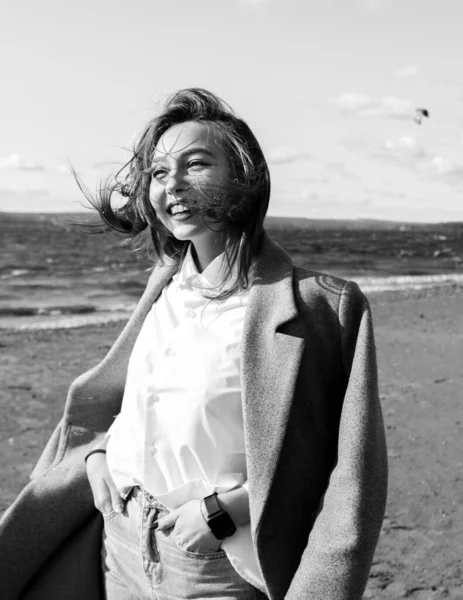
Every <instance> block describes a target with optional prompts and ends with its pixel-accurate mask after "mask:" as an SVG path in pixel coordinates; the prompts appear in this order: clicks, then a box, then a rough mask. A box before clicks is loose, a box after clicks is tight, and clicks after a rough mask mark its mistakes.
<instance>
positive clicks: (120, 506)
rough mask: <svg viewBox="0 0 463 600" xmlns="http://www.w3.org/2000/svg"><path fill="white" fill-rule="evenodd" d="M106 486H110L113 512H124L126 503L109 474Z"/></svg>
mask: <svg viewBox="0 0 463 600" xmlns="http://www.w3.org/2000/svg"><path fill="white" fill-rule="evenodd" d="M106 485H107V486H108V489H109V493H110V496H111V505H112V510H115V511H116V512H122V511H123V510H124V501H123V499H122V498H121V496H120V494H119V492H118V490H117V488H116V486H115V485H114V481H113V480H112V477H111V475H109V474H108V476H107V478H106Z"/></svg>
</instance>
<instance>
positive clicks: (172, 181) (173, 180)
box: [166, 171, 187, 194]
mask: <svg viewBox="0 0 463 600" xmlns="http://www.w3.org/2000/svg"><path fill="white" fill-rule="evenodd" d="M186 188H187V184H186V182H185V180H184V178H183V175H182V174H181V173H180V172H179V171H172V172H171V173H170V174H169V177H168V178H167V181H166V192H167V193H170V194H177V193H179V192H181V191H183V190H185V189H186Z"/></svg>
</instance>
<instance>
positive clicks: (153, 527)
mask: <svg viewBox="0 0 463 600" xmlns="http://www.w3.org/2000/svg"><path fill="white" fill-rule="evenodd" d="M158 525H159V523H158V522H157V521H155V522H154V523H153V524H152V525H150V529H157V528H158Z"/></svg>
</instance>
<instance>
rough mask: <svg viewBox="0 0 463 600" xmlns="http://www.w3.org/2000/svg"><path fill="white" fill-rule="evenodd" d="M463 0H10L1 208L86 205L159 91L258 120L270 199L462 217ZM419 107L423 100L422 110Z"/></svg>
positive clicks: (3, 11) (299, 211) (1, 46)
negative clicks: (181, 93) (213, 98)
mask: <svg viewBox="0 0 463 600" xmlns="http://www.w3.org/2000/svg"><path fill="white" fill-rule="evenodd" d="M462 27H463V2H461V0H195V1H194V2H191V0H155V1H153V0H131V2H127V1H126V0H111V1H109V0H79V2H62V0H59V1H58V0H41V2H36V1H35V0H24V1H22V2H15V1H13V0H7V1H5V2H2V3H1V5H0V74H1V82H2V85H1V88H0V89H1V93H0V211H21V212H69V211H81V210H84V209H83V203H84V199H83V196H82V194H81V192H80V191H79V189H78V187H77V185H76V183H75V181H74V179H73V178H72V176H71V174H70V171H69V165H70V164H71V165H72V166H73V167H74V169H75V170H76V171H77V173H78V174H79V175H80V176H81V178H82V179H83V181H84V182H85V184H86V185H87V186H88V187H89V188H90V189H95V188H96V186H98V182H99V181H101V180H102V179H105V178H106V177H108V176H109V175H111V174H112V173H114V172H115V171H117V168H118V166H120V165H122V164H123V163H124V162H125V161H126V160H127V159H128V158H129V157H130V148H131V145H132V143H133V141H134V140H135V139H136V137H137V134H138V133H139V132H140V130H141V129H142V127H143V126H144V124H145V123H146V122H147V121H148V120H149V119H151V118H152V117H153V116H154V115H155V114H156V110H157V109H158V108H159V106H161V105H162V101H163V99H164V98H165V97H166V95H168V94H169V93H171V92H174V91H175V90H178V89H180V88H184V87H195V86H198V87H203V88H206V89H209V90H210V91H212V92H214V93H216V94H218V95H219V96H220V97H221V98H223V99H224V100H225V101H226V102H227V103H228V104H230V105H231V106H232V107H233V109H234V110H235V111H236V113H237V114H238V115H240V116H241V117H242V118H244V119H245V120H246V121H247V123H248V124H249V125H250V127H251V129H252V130H253V131H254V133H255V134H256V137H257V139H258V140H259V142H260V144H261V146H262V148H263V151H264V154H265V156H266V158H267V160H268V162H269V166H270V171H271V177H272V197H271V202H270V209H269V214H270V215H278V216H301V217H309V218H342V219H345V218H377V219H387V220H400V221H402V220H403V221H418V222H420V221H421V222H437V221H455V220H458V221H463V68H462V67H463V64H462V63H463V36H462V35H461V30H462ZM417 108H426V109H427V110H428V111H429V118H423V120H422V122H421V124H418V123H417V122H416V121H415V114H416V109H417Z"/></svg>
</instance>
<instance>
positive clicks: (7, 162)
mask: <svg viewBox="0 0 463 600" xmlns="http://www.w3.org/2000/svg"><path fill="white" fill-rule="evenodd" d="M0 169H16V170H18V171H43V170H44V168H43V167H42V165H39V163H37V162H36V161H35V160H32V159H31V158H26V157H25V156H21V155H20V154H16V153H12V154H10V155H9V156H5V157H4V158H0Z"/></svg>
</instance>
